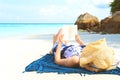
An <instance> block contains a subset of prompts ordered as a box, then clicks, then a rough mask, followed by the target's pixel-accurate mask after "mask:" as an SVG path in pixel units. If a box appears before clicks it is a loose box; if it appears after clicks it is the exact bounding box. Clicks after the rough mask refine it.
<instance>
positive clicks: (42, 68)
mask: <svg viewBox="0 0 120 80" xmlns="http://www.w3.org/2000/svg"><path fill="white" fill-rule="evenodd" d="M32 71H36V72H37V73H43V72H46V73H48V72H57V73H63V74H65V73H79V74H80V75H82V74H116V75H120V68H119V67H116V69H113V70H109V71H102V72H98V73H96V72H92V71H88V70H86V69H84V68H68V67H64V66H59V65H57V64H55V63H54V55H53V54H46V55H45V56H43V57H42V58H40V59H38V60H35V61H33V62H32V63H30V64H29V65H28V66H26V67H25V72H32Z"/></svg>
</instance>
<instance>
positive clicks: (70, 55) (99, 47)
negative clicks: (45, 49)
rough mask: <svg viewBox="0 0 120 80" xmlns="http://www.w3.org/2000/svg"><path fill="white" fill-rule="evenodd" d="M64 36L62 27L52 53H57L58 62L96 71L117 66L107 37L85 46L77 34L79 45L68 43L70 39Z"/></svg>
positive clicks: (54, 38)
mask: <svg viewBox="0 0 120 80" xmlns="http://www.w3.org/2000/svg"><path fill="white" fill-rule="evenodd" d="M63 36H64V35H62V29H60V30H59V32H58V33H57V34H56V35H54V37H53V44H54V45H53V48H52V50H51V53H54V54H55V59H54V60H55V63H56V64H58V65H62V66H66V67H82V68H85V69H87V70H90V71H95V72H99V71H103V70H110V69H114V68H115V66H113V62H114V52H113V50H112V49H111V48H109V47H108V46H107V44H106V40H105V39H100V40H98V41H95V42H91V43H89V44H88V45H86V46H85V45H84V43H83V41H82V40H81V38H80V36H79V35H78V34H77V35H75V40H76V42H77V43H78V44H79V45H67V43H68V41H64V40H63ZM84 47H85V48H84ZM83 49H84V50H83Z"/></svg>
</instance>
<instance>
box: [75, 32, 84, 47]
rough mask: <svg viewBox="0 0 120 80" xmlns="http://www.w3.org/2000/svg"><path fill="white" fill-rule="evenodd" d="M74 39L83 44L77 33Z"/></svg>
mask: <svg viewBox="0 0 120 80" xmlns="http://www.w3.org/2000/svg"><path fill="white" fill-rule="evenodd" d="M75 40H76V42H77V43H79V44H80V45H84V43H83V41H82V40H81V38H80V36H79V35H78V34H76V35H75Z"/></svg>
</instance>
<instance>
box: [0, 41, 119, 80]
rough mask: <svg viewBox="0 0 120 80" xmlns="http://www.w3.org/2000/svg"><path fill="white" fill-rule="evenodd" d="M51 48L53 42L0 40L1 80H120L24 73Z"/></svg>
mask: <svg viewBox="0 0 120 80" xmlns="http://www.w3.org/2000/svg"><path fill="white" fill-rule="evenodd" d="M51 46H52V42H51V41H49V42H48V41H43V40H35V39H23V40H20V39H3V40H0V54H1V56H0V74H1V76H0V80H65V79H67V80H73V79H75V80H78V79H79V80H120V76H118V75H102V74H101V75H86V76H80V74H65V75H64V74H57V73H42V74H37V73H36V72H26V73H22V71H24V68H25V67H26V66H27V65H28V64H29V63H31V62H32V61H34V60H36V59H38V58H40V57H41V55H45V54H47V53H48V52H49V50H50V48H51Z"/></svg>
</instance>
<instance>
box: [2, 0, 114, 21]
mask: <svg viewBox="0 0 120 80" xmlns="http://www.w3.org/2000/svg"><path fill="white" fill-rule="evenodd" d="M112 1H113V0H0V23H74V22H75V21H76V20H77V18H78V16H80V15H81V14H84V13H86V12H88V13H90V14H92V15H94V16H96V17H98V19H99V20H101V19H104V18H105V17H107V16H110V7H109V4H110V2H112Z"/></svg>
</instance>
